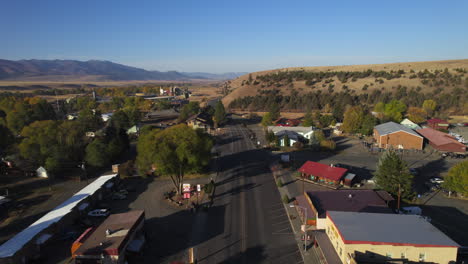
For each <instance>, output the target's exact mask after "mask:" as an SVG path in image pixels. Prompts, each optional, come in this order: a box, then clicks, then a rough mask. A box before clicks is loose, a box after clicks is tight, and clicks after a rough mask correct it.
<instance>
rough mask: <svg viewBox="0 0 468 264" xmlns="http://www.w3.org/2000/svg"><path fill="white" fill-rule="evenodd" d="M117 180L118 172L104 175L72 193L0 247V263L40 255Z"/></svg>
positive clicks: (4, 263) (15, 261)
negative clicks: (53, 239)
mask: <svg viewBox="0 0 468 264" xmlns="http://www.w3.org/2000/svg"><path fill="white" fill-rule="evenodd" d="M117 179H118V177H117V174H112V175H105V176H101V177H99V178H97V179H96V180H95V181H93V182H92V183H90V184H89V185H87V186H86V187H84V188H83V189H81V190H80V191H79V192H77V193H75V194H74V195H73V196H72V197H70V198H69V199H68V200H66V201H65V202H63V203H62V204H60V205H59V206H57V207H56V208H55V209H53V210H51V211H50V212H49V213H47V214H46V215H44V216H43V217H41V218H39V219H38V220H37V221H36V222H34V223H32V224H31V225H30V226H28V227H27V228H25V229H24V230H23V231H21V232H19V233H18V234H16V235H15V236H14V237H13V238H11V239H10V240H8V241H7V242H5V243H3V244H2V245H1V246H0V264H16V263H29V262H30V261H33V260H34V259H35V258H38V257H40V256H41V252H42V249H43V248H44V247H47V244H48V243H49V242H50V241H51V240H52V239H51V238H53V237H54V236H55V235H57V234H60V233H61V231H62V230H64V227H66V226H69V225H71V224H73V222H74V221H75V220H76V219H77V218H78V217H79V216H80V214H81V213H83V211H84V210H86V209H87V208H89V207H90V205H91V204H92V203H94V202H96V201H99V200H102V199H103V196H104V195H105V194H106V193H109V191H110V188H112V186H113V185H114V182H115V181H116V180H117Z"/></svg>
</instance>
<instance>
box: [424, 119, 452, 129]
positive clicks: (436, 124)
mask: <svg viewBox="0 0 468 264" xmlns="http://www.w3.org/2000/svg"><path fill="white" fill-rule="evenodd" d="M427 126H429V127H430V128H432V129H442V130H448V128H449V123H448V122H447V121H445V120H442V119H438V118H433V119H429V120H427Z"/></svg>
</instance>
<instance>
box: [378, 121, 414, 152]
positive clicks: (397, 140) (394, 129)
mask: <svg viewBox="0 0 468 264" xmlns="http://www.w3.org/2000/svg"><path fill="white" fill-rule="evenodd" d="M374 140H375V141H376V143H377V146H378V147H379V148H383V149H390V148H393V149H418V150H422V148H423V137H422V136H421V135H419V134H418V133H416V132H415V131H414V130H412V129H411V128H408V127H406V126H403V125H400V124H397V123H395V122H387V123H384V124H380V125H377V126H375V127H374Z"/></svg>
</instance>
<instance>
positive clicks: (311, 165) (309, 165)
mask: <svg viewBox="0 0 468 264" xmlns="http://www.w3.org/2000/svg"><path fill="white" fill-rule="evenodd" d="M298 171H300V172H303V173H306V174H309V175H314V176H317V177H320V178H325V179H330V180H333V181H339V180H341V178H343V176H344V175H345V173H346V172H347V171H348V170H347V169H345V168H339V167H330V166H328V165H325V164H322V163H318V162H313V161H306V163H304V164H303V165H302V167H300V168H299V170H298Z"/></svg>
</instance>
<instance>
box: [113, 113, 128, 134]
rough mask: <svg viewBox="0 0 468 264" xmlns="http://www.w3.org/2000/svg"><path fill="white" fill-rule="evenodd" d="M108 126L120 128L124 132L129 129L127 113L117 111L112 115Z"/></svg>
mask: <svg viewBox="0 0 468 264" xmlns="http://www.w3.org/2000/svg"><path fill="white" fill-rule="evenodd" d="M110 124H111V126H113V127H115V128H119V129H120V128H122V129H125V130H126V129H129V128H130V127H131V122H130V119H129V118H128V115H127V113H126V112H125V111H123V110H118V111H116V112H115V113H114V114H113V115H112V117H111V119H110Z"/></svg>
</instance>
